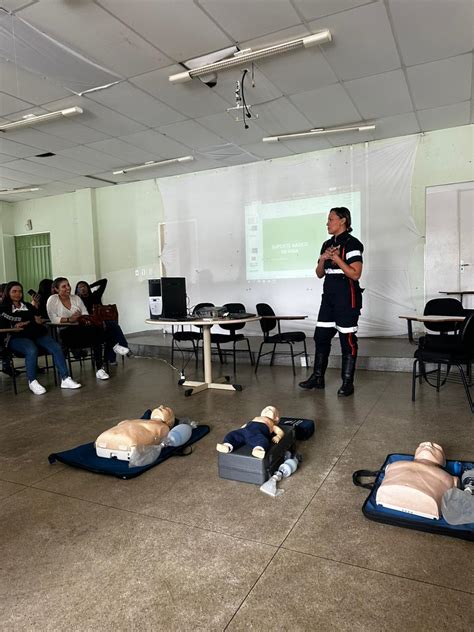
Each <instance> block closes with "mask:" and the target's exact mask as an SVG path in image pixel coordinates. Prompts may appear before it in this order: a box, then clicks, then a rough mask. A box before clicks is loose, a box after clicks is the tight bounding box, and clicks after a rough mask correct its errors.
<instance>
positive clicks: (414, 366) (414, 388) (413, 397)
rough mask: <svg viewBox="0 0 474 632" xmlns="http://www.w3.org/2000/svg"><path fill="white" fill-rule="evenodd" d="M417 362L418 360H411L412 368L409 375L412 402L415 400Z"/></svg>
mask: <svg viewBox="0 0 474 632" xmlns="http://www.w3.org/2000/svg"><path fill="white" fill-rule="evenodd" d="M417 364H418V360H415V361H414V362H413V370H412V376H411V401H412V402H414V401H415V397H416V378H417V377H418V376H417V374H416V365H417Z"/></svg>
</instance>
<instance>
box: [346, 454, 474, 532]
mask: <svg viewBox="0 0 474 632" xmlns="http://www.w3.org/2000/svg"><path fill="white" fill-rule="evenodd" d="M412 460H413V455H412V454H389V455H388V456H387V458H386V459H385V462H384V464H383V465H382V467H381V468H380V470H377V471H373V472H372V471H369V470H358V471H357V472H354V474H353V475H352V480H353V482H354V484H355V485H357V486H358V487H365V488H367V489H370V490H371V491H370V494H369V495H368V497H367V499H366V500H365V502H364V504H363V505H362V513H363V514H364V516H365V517H366V518H368V519H369V520H375V521H376V522H382V523H384V524H390V525H393V526H396V527H405V528H406V529H416V530H418V531H426V532H427V533H436V534H438V535H450V536H451V537H454V538H461V539H462V540H471V541H474V523H468V524H461V525H451V524H448V523H447V522H446V520H444V518H440V519H439V520H431V519H429V518H422V517H421V516H415V515H414V514H408V513H404V512H402V511H396V510H395V509H388V508H387V507H382V505H377V503H376V502H375V497H376V494H377V490H378V488H379V486H380V485H381V483H382V481H383V479H384V475H385V468H386V467H387V465H389V464H390V463H394V462H395V461H412ZM472 468H474V463H472V462H471V461H446V467H445V469H446V470H447V471H448V472H449V473H450V474H453V475H454V476H458V477H460V476H461V474H462V472H464V471H465V470H467V469H472ZM373 477H375V481H374V482H372V483H363V482H362V479H364V478H373Z"/></svg>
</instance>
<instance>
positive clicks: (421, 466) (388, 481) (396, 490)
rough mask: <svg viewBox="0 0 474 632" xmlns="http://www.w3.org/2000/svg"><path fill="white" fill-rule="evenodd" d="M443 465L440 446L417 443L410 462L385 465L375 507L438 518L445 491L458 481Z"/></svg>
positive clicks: (454, 485)
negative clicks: (379, 506) (380, 506)
mask: <svg viewBox="0 0 474 632" xmlns="http://www.w3.org/2000/svg"><path fill="white" fill-rule="evenodd" d="M445 464H446V460H445V457H444V451H443V448H442V447H441V446H439V445H437V444H436V443H430V442H425V443H420V445H419V446H418V448H417V449H416V452H415V458H414V460H413V461H396V462H395V463H390V464H389V465H388V466H387V468H386V470H385V476H384V479H383V481H382V484H381V485H380V487H379V489H378V490H377V495H376V502H377V504H378V505H382V506H384V507H387V508H389V509H396V510H398V511H403V512H406V513H412V514H416V515H417V516H423V517H424V518H435V519H437V518H439V517H440V515H441V499H442V497H443V494H444V492H445V491H446V490H447V489H450V488H452V487H457V486H458V482H459V481H458V479H457V478H456V477H455V476H451V474H448V472H446V471H445V470H444V469H442V468H443V467H444V465H445Z"/></svg>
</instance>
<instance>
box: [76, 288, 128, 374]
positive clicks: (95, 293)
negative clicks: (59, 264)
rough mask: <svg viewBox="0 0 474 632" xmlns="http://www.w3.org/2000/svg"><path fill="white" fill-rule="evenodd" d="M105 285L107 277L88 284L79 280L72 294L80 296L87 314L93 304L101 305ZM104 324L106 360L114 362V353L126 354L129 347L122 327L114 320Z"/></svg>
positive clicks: (91, 309) (91, 310)
mask: <svg viewBox="0 0 474 632" xmlns="http://www.w3.org/2000/svg"><path fill="white" fill-rule="evenodd" d="M106 287H107V279H99V280H98V281H95V282H94V283H91V284H90V285H89V283H87V281H79V283H77V285H76V289H75V290H74V294H77V296H80V297H81V299H82V302H83V303H84V305H85V306H86V308H87V311H88V312H89V314H92V312H93V309H94V305H102V296H103V295H104V292H105V288H106ZM104 325H105V334H106V339H107V344H106V347H105V352H106V354H107V360H108V361H109V362H111V363H114V362H115V361H116V355H115V354H116V353H118V354H119V355H128V354H129V353H130V349H129V348H128V342H127V339H126V338H125V336H124V333H123V331H122V328H121V327H120V325H119V324H118V322H117V321H116V320H107V321H105V323H104Z"/></svg>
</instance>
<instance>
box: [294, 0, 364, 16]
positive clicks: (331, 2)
mask: <svg viewBox="0 0 474 632" xmlns="http://www.w3.org/2000/svg"><path fill="white" fill-rule="evenodd" d="M375 1H376V0H317V1H316V2H315V0H293V3H294V5H295V7H296V8H297V9H298V11H299V12H300V13H301V15H302V16H303V17H304V18H305V20H315V19H316V18H323V17H325V16H327V15H332V14H333V13H340V12H341V11H347V10H348V9H353V8H355V7H360V6H363V5H364V4H370V2H375Z"/></svg>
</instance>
